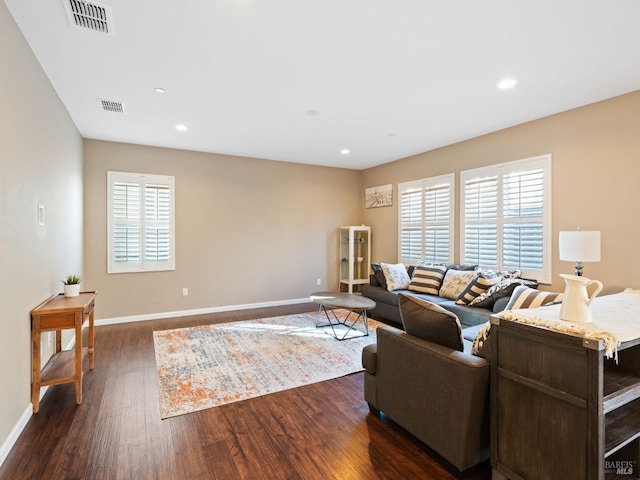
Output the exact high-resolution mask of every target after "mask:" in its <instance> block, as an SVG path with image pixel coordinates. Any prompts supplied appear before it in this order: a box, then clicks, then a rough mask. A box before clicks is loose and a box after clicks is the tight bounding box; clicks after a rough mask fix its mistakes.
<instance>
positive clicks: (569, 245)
mask: <svg viewBox="0 0 640 480" xmlns="http://www.w3.org/2000/svg"><path fill="white" fill-rule="evenodd" d="M560 260H564V261H567V262H599V261H600V232H599V231H593V230H591V231H585V230H572V231H568V232H560Z"/></svg>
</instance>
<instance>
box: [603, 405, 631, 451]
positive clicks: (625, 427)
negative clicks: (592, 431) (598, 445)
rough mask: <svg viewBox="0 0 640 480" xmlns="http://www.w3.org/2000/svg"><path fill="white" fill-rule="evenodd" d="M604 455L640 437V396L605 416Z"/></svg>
mask: <svg viewBox="0 0 640 480" xmlns="http://www.w3.org/2000/svg"><path fill="white" fill-rule="evenodd" d="M604 424H605V441H604V456H605V457H608V456H609V455H611V454H613V453H615V452H617V451H618V450H619V449H621V448H622V447H624V446H625V445H628V444H629V443H631V442H632V441H634V440H635V439H637V438H639V437H640V398H636V399H635V400H634V401H632V402H628V403H627V404H625V405H624V406H622V407H620V408H618V409H616V410H614V411H612V412H610V413H608V414H607V415H606V416H605V420H604Z"/></svg>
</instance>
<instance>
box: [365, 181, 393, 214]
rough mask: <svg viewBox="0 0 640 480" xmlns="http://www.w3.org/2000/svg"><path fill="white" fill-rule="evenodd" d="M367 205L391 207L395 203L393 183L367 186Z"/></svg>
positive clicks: (370, 206) (369, 206) (367, 206)
mask: <svg viewBox="0 0 640 480" xmlns="http://www.w3.org/2000/svg"><path fill="white" fill-rule="evenodd" d="M364 198H365V207H366V208H376V207H390V206H392V205H393V185H392V184H390V183H389V184H387V185H379V186H377V187H370V188H367V189H366V190H365V192H364Z"/></svg>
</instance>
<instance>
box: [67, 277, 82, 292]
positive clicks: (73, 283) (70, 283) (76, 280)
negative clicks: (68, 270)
mask: <svg viewBox="0 0 640 480" xmlns="http://www.w3.org/2000/svg"><path fill="white" fill-rule="evenodd" d="M81 281H82V279H81V278H80V277H79V276H77V275H67V278H66V280H62V283H64V296H65V297H77V296H78V295H79V294H80V282H81Z"/></svg>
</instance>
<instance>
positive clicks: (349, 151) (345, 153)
mask: <svg viewBox="0 0 640 480" xmlns="http://www.w3.org/2000/svg"><path fill="white" fill-rule="evenodd" d="M340 153H341V154H342V155H349V154H350V153H351V150H349V149H348V148H343V149H342V150H340Z"/></svg>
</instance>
